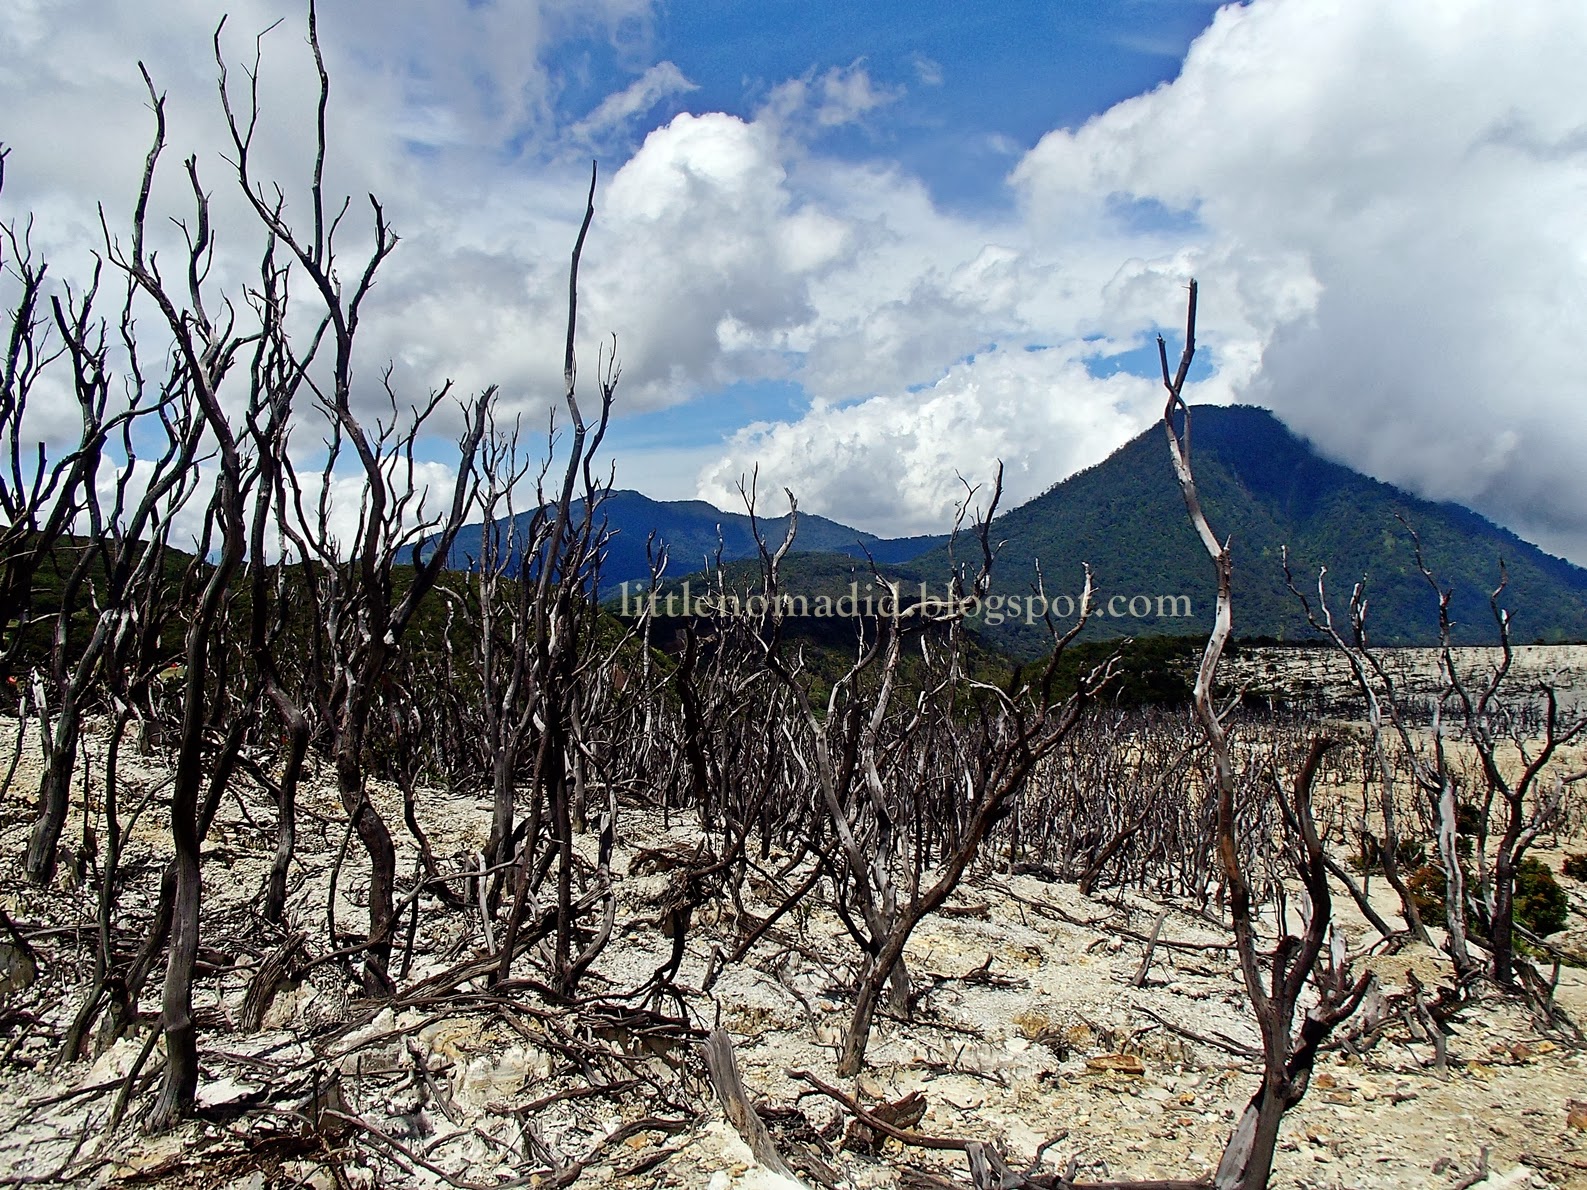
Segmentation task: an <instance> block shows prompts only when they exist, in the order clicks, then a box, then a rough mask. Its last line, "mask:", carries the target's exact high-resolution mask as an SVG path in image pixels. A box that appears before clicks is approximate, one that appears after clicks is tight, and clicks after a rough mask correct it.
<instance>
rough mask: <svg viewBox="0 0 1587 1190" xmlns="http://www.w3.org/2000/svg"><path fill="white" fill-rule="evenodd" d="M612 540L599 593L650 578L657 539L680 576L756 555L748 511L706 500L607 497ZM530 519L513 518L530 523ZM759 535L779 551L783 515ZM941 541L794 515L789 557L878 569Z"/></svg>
mask: <svg viewBox="0 0 1587 1190" xmlns="http://www.w3.org/2000/svg"><path fill="white" fill-rule="evenodd" d="M600 513H601V516H602V517H604V518H605V520H606V525H607V529H608V531H609V532H610V533H611V538H610V540H609V542H608V544H607V547H606V557H605V560H604V562H603V563H602V566H601V591H602V592H603V594H604V595H615V594H616V593H617V592H618V591H619V590H620V588H621V587H622V584H623V583H625V582H627V583H636V584H637V583H643V582H645V581H646V580H648V579H649V577H650V563H649V561H648V558H647V554H646V543H647V542H648V541H649V540H650V537H651V534H652V533H654V535H655V540H656V542H657V543H658V544H662V543H664V544H665V545H666V546H667V549H668V553H669V561H668V565H667V573H668V574H669V575H682V574H687V573H691V572H693V571H697V570H700V569H701V568H702V567H704V566H705V565H706V564H707V563H708V562H710V563H711V564H713V565H714V563H715V559H716V556H717V547H718V545H719V544H720V546H721V551H722V560H723V561H725V562H736V561H741V560H743V559H747V558H754V557H756V556H757V554H758V550H757V547H756V544H755V536H754V533H753V531H752V530H751V528H750V519H749V517H748V515H746V514H745V513H741V512H739V513H734V512H723V511H722V510H721V509H719V508H716V507H714V506H713V505H710V504H707V503H706V502H705V501H703V500H652V499H651V498H650V497H648V496H645V495H642V494H641V493H639V492H634V491H617V492H613V493H611V495H609V496H608V497H607V498H606V499H605V500H603V501H602V502H601V504H600ZM532 515H533V514H532V513H527V512H526V513H520V514H519V515H518V517H516V518H515V519H516V520H517V521H519V522H520V523H521V524H524V525H527V524H528V521H529V518H530V517H531V516H532ZM760 532H761V536H762V537H763V538H764V539H765V540H766V542H767V543H768V544H769V545H770V546H772V547H773V548H776V546H777V545H779V544H781V542H782V539H783V536H784V535H785V534H786V533H787V532H788V517H787V516H786V515H783V516H780V517H766V518H762V519H761V521H760ZM483 540H484V526H483V525H467V526H465V527H464V528H463V530H462V531H461V532H460V533H459V534H458V536H457V540H456V541H455V542H454V543H453V545H452V552H451V555H450V557H449V558H448V559H447V565H448V566H449V567H451V568H452V569H454V570H470V569H473V568H474V567H475V566H476V565H477V564H478V559H479V556H480V546H481V543H482V541H483ZM946 540H947V539H946V538H945V537H905V538H881V537H877V536H876V535H874V534H872V533H866V532H864V531H863V530H860V529H854V528H851V527H850V526H848V525H842V524H839V523H838V522H837V521H833V520H828V519H827V518H826V517H821V516H815V515H812V514H811V513H805V512H802V513H800V514H799V526H798V532H797V533H796V534H795V535H794V552H797V553H803V554H808V553H826V554H842V555H847V556H849V557H851V558H863V557H865V555H866V553H867V552H869V553H871V554H872V556H874V557H875V558H876V561H877V562H878V563H888V564H894V563H900V562H907V561H908V560H909V559H911V558H913V557H916V556H917V555H919V554H922V553H924V552H926V551H927V550H930V549H932V548H934V547H936V546H939V545H941V544H942V543H943V542H945V541H946Z"/></svg>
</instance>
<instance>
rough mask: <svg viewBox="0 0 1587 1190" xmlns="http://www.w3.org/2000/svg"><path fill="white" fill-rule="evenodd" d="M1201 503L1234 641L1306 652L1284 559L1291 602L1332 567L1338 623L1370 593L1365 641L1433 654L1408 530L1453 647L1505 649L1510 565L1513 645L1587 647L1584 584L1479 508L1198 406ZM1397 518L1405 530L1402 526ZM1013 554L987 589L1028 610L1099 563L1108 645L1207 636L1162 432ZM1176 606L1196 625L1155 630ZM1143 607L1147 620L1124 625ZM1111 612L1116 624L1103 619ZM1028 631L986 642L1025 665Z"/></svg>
mask: <svg viewBox="0 0 1587 1190" xmlns="http://www.w3.org/2000/svg"><path fill="white" fill-rule="evenodd" d="M1191 420H1192V426H1193V448H1194V452H1195V454H1194V458H1195V467H1196V481H1197V486H1198V487H1199V489H1200V491H1201V496H1202V500H1203V503H1204V504H1205V506H1206V511H1207V516H1208V519H1209V520H1210V521H1211V523H1212V525H1213V528H1214V529H1215V531H1217V532H1218V533H1220V534H1223V535H1226V536H1228V537H1230V538H1232V540H1233V552H1234V628H1235V633H1236V635H1237V636H1238V637H1240V638H1243V639H1252V638H1255V637H1271V638H1273V639H1275V640H1280V641H1298V640H1307V639H1311V638H1312V633H1311V630H1310V629H1309V628H1308V627H1307V625H1306V622H1305V618H1304V615H1303V613H1302V611H1301V608H1300V605H1299V604H1298V602H1297V601H1296V599H1295V597H1294V596H1293V595H1292V594H1290V592H1289V591H1288V590H1286V588H1285V585H1284V573H1283V552H1284V548H1285V547H1286V546H1287V547H1288V548H1289V556H1290V567H1291V570H1292V572H1293V574H1294V576H1295V581H1296V585H1297V586H1299V587H1300V588H1301V590H1303V591H1305V592H1306V593H1307V594H1308V595H1309V596H1311V597H1312V598H1313V602H1314V603H1315V594H1316V589H1317V576H1318V570H1319V568H1320V567H1322V566H1327V568H1328V580H1327V581H1328V593H1329V603H1330V606H1331V607H1332V609H1333V612H1334V617H1335V622H1336V624H1338V625H1339V626H1340V627H1341V628H1344V629H1346V630H1347V631H1348V626H1347V611H1348V607H1349V602H1350V593H1351V589H1352V587H1353V586H1354V585H1355V583H1356V582H1358V581H1361V580H1362V579H1365V581H1366V592H1367V595H1368V598H1369V601H1370V602H1369V615H1368V620H1367V624H1368V630H1369V633H1370V636H1371V639H1373V640H1374V641H1376V642H1377V643H1379V644H1384V645H1410V644H1422V645H1425V644H1434V643H1436V642H1437V637H1438V603H1437V598H1436V596H1435V595H1434V593H1433V591H1432V590H1431V588H1430V587H1429V586H1428V584H1427V581H1426V579H1425V578H1423V576H1422V574H1421V573H1420V571H1419V570H1418V568H1417V565H1416V557H1415V546H1414V543H1413V541H1412V538H1411V535H1410V532H1409V530H1408V529H1407V525H1409V526H1410V528H1412V529H1415V530H1416V532H1417V533H1418V534H1419V535H1420V537H1421V542H1422V550H1423V557H1424V559H1425V561H1426V563H1427V566H1428V567H1429V568H1430V569H1431V570H1432V572H1433V574H1434V575H1436V576H1437V578H1438V581H1439V583H1440V584H1441V585H1442V586H1444V587H1446V588H1452V589H1453V591H1454V597H1453V600H1452V602H1451V605H1450V610H1451V616H1452V618H1453V620H1454V622H1455V623H1454V633H1453V635H1454V639H1455V641H1456V643H1460V644H1485V643H1492V642H1494V641H1495V640H1496V639H1497V632H1496V629H1495V626H1494V621H1493V615H1492V612H1491V610H1490V609H1489V606H1488V597H1489V594H1490V593H1491V592H1492V590H1493V589H1494V588H1495V587H1496V586H1497V585H1498V583H1499V579H1500V562H1501V561H1502V562H1503V563H1504V565H1505V567H1506V570H1507V572H1508V576H1509V584H1508V586H1507V588H1506V590H1505V592H1504V595H1503V596H1502V598H1501V603H1502V605H1503V606H1504V607H1506V608H1508V609H1509V610H1510V611H1511V613H1512V617H1513V619H1512V628H1511V636H1512V639H1514V640H1515V641H1517V642H1531V641H1533V640H1539V639H1541V640H1546V641H1550V642H1554V641H1563V640H1578V639H1582V638H1587V571H1584V570H1582V569H1581V568H1579V567H1577V566H1573V565H1571V564H1570V563H1569V562H1565V561H1563V560H1561V559H1559V558H1555V557H1552V556H1550V555H1548V554H1545V553H1544V552H1543V551H1542V550H1539V549H1538V548H1537V547H1536V546H1533V545H1529V544H1528V543H1526V542H1524V541H1522V540H1521V539H1520V538H1519V537H1517V536H1516V535H1515V534H1513V533H1511V532H1509V531H1508V530H1505V529H1502V528H1500V527H1499V526H1497V525H1495V524H1493V523H1492V522H1491V521H1488V520H1486V519H1485V518H1483V517H1481V516H1479V515H1477V514H1476V513H1474V512H1472V511H1471V510H1469V509H1466V508H1462V507H1460V506H1459V505H1455V504H1436V503H1433V502H1431V501H1428V500H1422V499H1418V498H1417V497H1415V496H1412V495H1410V494H1408V493H1406V492H1404V491H1401V490H1400V489H1398V488H1395V487H1392V486H1390V485H1388V484H1385V483H1380V482H1378V481H1377V480H1373V479H1369V478H1367V477H1366V476H1364V475H1361V474H1360V473H1358V472H1355V471H1352V470H1350V469H1349V468H1348V467H1343V466H1341V465H1339V464H1337V463H1332V462H1329V461H1328V460H1326V459H1324V458H1322V457H1321V456H1319V455H1318V454H1317V453H1316V452H1315V451H1314V450H1313V449H1312V448H1311V447H1310V445H1309V444H1308V443H1306V442H1304V441H1303V440H1301V439H1300V438H1298V437H1296V436H1295V435H1294V434H1293V433H1291V432H1290V431H1289V429H1287V428H1286V427H1285V426H1284V424H1283V423H1282V422H1280V421H1279V420H1278V419H1277V418H1276V417H1274V416H1273V415H1272V414H1271V413H1269V412H1268V411H1267V410H1265V409H1258V408H1255V407H1251V406H1229V407H1222V406H1197V407H1195V408H1194V409H1193V410H1192V411H1191ZM1400 517H1403V518H1404V523H1402V522H1401V521H1400V520H1399V519H1398V518H1400ZM993 538H994V540H997V541H1001V542H1003V546H1002V550H1001V552H1000V553H999V555H998V560H997V567H996V571H995V573H994V590H995V591H997V592H1001V593H1003V594H1004V595H1005V596H1008V595H1019V596H1021V597H1023V596H1024V595H1026V594H1027V593H1028V592H1029V591H1030V590H1031V589H1032V585H1033V583H1034V581H1035V577H1036V567H1037V564H1038V563H1039V564H1040V569H1041V574H1042V576H1043V581H1044V585H1045V588H1046V591H1047V594H1048V595H1049V596H1051V597H1057V596H1060V595H1068V596H1071V597H1077V596H1078V595H1079V592H1080V589H1081V584H1082V582H1083V570H1082V563H1089V564H1090V567H1091V572H1092V576H1093V582H1094V584H1095V586H1096V594H1097V604H1098V610H1099V612H1100V614H1099V615H1098V616H1097V617H1096V619H1095V620H1094V621H1093V623H1092V625H1090V626H1089V627H1088V629H1087V632H1088V635H1089V634H1092V633H1094V634H1096V635H1099V636H1124V635H1129V636H1143V635H1157V634H1171V635H1193V634H1196V633H1205V632H1206V631H1207V630H1208V629H1209V628H1210V627H1211V624H1212V612H1213V601H1214V596H1215V593H1216V591H1215V587H1214V582H1213V577H1212V571H1211V568H1210V566H1209V565H1208V562H1207V556H1206V553H1205V551H1204V550H1203V549H1202V547H1201V545H1200V543H1199V542H1198V541H1197V540H1196V538H1195V536H1194V534H1193V533H1192V531H1191V528H1190V524H1189V522H1188V520H1187V518H1186V516H1185V507H1184V503H1183V501H1182V499H1181V497H1180V494H1179V489H1178V486H1177V484H1176V483H1175V481H1174V475H1173V470H1172V467H1171V466H1170V463H1169V458H1168V450H1167V447H1166V444H1165V442H1164V438H1163V431H1162V428H1161V427H1160V426H1153V427H1152V428H1151V429H1149V430H1147V431H1146V432H1145V433H1143V434H1141V435H1140V436H1139V437H1137V438H1136V439H1134V440H1133V441H1132V442H1130V443H1128V444H1127V445H1125V446H1123V447H1121V448H1120V449H1119V450H1117V451H1115V452H1114V453H1113V454H1112V455H1110V456H1109V457H1108V458H1107V459H1106V460H1104V461H1103V462H1101V463H1099V464H1097V465H1096V466H1094V467H1091V468H1089V469H1088V470H1085V471H1082V472H1080V473H1079V474H1077V475H1074V476H1071V477H1070V478H1069V479H1066V480H1064V481H1063V482H1062V483H1060V484H1058V485H1056V486H1055V487H1053V488H1051V489H1049V490H1048V491H1047V492H1046V493H1045V494H1044V495H1042V496H1039V497H1037V498H1036V499H1034V500H1032V501H1030V502H1029V503H1027V504H1024V505H1022V506H1021V507H1019V508H1016V509H1014V510H1012V511H1010V512H1007V513H1005V514H1003V515H1002V516H1001V517H999V518H998V519H997V521H996V522H995V526H994V531H993ZM946 565H947V557H946V554H945V552H944V551H942V550H936V551H931V552H928V553H926V554H924V555H922V556H921V557H919V558H917V559H915V560H914V561H913V562H911V563H910V565H909V567H908V570H909V572H910V573H912V574H919V575H929V574H932V573H938V572H943V571H945V568H946ZM1179 596H1184V597H1186V598H1187V599H1188V603H1189V608H1190V611H1191V615H1190V616H1189V617H1181V616H1177V615H1167V616H1164V615H1159V614H1158V613H1159V607H1160V606H1161V607H1162V608H1163V609H1164V610H1178V611H1182V610H1183V609H1184V602H1185V601H1183V600H1182V601H1180V602H1179V603H1178V607H1177V608H1175V607H1174V606H1173V605H1172V604H1171V603H1164V602H1163V600H1164V599H1165V597H1166V598H1167V599H1169V600H1172V599H1174V597H1179ZM1132 598H1134V599H1137V600H1138V602H1137V603H1136V604H1135V607H1136V609H1137V610H1143V609H1145V608H1146V606H1147V605H1148V604H1149V605H1150V613H1151V614H1149V615H1145V616H1134V615H1130V614H1129V611H1130V600H1131V599H1132ZM1110 608H1111V609H1115V610H1119V611H1122V612H1124V613H1125V614H1124V615H1122V616H1114V615H1110V614H1109V612H1110ZM1023 619H1024V618H1023V617H1021V618H1019V619H1018V620H1015V619H1012V618H1007V619H1005V620H1004V622H1003V623H1002V624H1000V625H997V626H995V627H993V626H990V625H988V626H987V629H986V631H987V633H988V635H989V637H990V639H991V640H992V641H994V642H996V643H997V644H999V645H1000V646H1001V647H1003V648H1006V649H1008V650H1009V651H1011V652H1014V653H1016V654H1018V655H1021V656H1029V655H1032V654H1033V653H1034V652H1036V651H1038V650H1040V649H1041V648H1042V647H1043V643H1044V641H1045V634H1044V633H1043V632H1042V631H1041V629H1040V628H1039V627H1031V626H1027V625H1026V624H1025V623H1024V622H1023Z"/></svg>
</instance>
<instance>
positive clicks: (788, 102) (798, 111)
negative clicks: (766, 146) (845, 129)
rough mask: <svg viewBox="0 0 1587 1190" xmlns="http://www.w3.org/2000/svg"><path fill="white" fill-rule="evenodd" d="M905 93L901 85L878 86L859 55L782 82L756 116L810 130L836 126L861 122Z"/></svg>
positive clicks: (783, 125) (772, 122) (759, 119)
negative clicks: (849, 61) (842, 63)
mask: <svg viewBox="0 0 1587 1190" xmlns="http://www.w3.org/2000/svg"><path fill="white" fill-rule="evenodd" d="M903 95H904V89H903V88H902V87H886V86H878V85H877V84H876V83H875V82H874V81H873V80H872V79H871V74H870V71H869V70H867V69H866V67H865V60H864V59H863V58H860V59H856V60H855V61H853V62H851V63H849V65H847V66H833V67H830V68H828V69H827V70H825V71H823V72H821V73H819V74H818V73H817V72H816V71H815V70H810V71H807V72H806V73H805V74H803V75H802V76H800V77H799V78H795V79H789V80H788V81H786V82H783V83H779V84H778V85H777V86H776V87H774V88H772V91H771V94H770V95H768V96H767V98H766V103H765V104H764V105H763V107H762V108H761V110H760V112H759V113H757V117H756V118H757V120H758V121H762V122H767V123H771V124H774V125H777V126H778V127H787V128H790V129H802V130H805V131H807V132H808V131H814V130H817V129H829V128H837V127H840V126H842V125H845V124H856V123H859V122H861V121H863V120H864V119H865V117H866V116H868V115H870V113H872V112H874V111H877V110H878V109H880V108H884V107H886V106H888V105H889V104H892V103H896V102H897V101H898V100H899V99H901V98H902V97H903ZM812 126H813V127H812Z"/></svg>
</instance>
